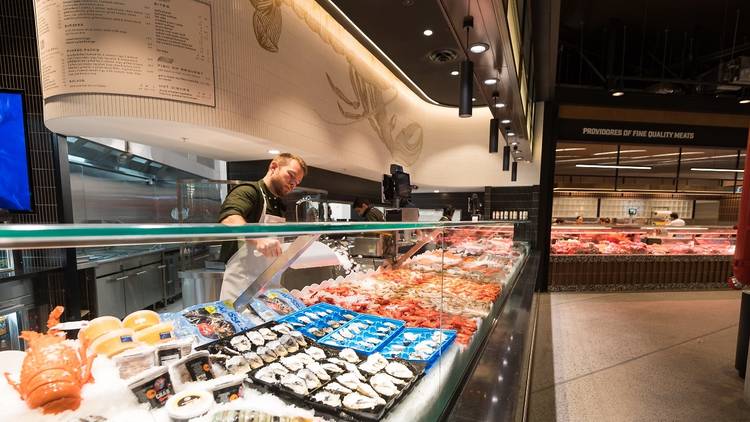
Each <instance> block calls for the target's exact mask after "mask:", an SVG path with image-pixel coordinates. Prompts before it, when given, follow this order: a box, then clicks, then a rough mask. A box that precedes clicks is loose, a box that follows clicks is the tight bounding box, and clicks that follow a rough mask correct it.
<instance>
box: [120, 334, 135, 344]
mask: <svg viewBox="0 0 750 422" xmlns="http://www.w3.org/2000/svg"><path fill="white" fill-rule="evenodd" d="M132 341H133V337H131V336H120V342H122V343H130V342H132Z"/></svg>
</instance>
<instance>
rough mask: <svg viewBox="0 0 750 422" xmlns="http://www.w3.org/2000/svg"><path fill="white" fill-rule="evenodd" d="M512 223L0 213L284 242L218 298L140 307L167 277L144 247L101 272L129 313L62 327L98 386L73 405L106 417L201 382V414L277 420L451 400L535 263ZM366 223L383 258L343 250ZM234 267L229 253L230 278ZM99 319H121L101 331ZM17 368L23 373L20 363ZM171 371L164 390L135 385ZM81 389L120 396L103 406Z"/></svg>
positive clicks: (119, 241)
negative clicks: (90, 364) (233, 291)
mask: <svg viewBox="0 0 750 422" xmlns="http://www.w3.org/2000/svg"><path fill="white" fill-rule="evenodd" d="M513 232H514V227H513V226H512V225H504V224H496V223H492V222H487V223H476V222H474V223H453V222H448V223H419V222H389V223H296V224H293V223H288V224H278V225H265V224H252V225H245V226H224V225H220V224H173V225H71V226H65V225H55V226H13V225H8V226H3V227H0V247H3V248H11V249H33V248H60V247H67V248H81V250H82V251H88V252H90V251H91V250H92V248H103V247H107V249H108V250H112V251H118V250H119V251H122V252H123V253H126V251H128V250H131V249H133V248H134V247H135V246H139V247H140V248H139V249H140V250H146V251H150V252H153V250H154V249H155V248H156V249H160V248H165V247H171V246H179V247H180V248H182V249H190V248H195V247H196V245H211V244H219V243H220V242H240V247H242V245H248V244H252V241H253V240H256V239H260V238H263V239H268V238H275V239H277V240H278V241H280V243H281V244H282V245H283V246H282V249H283V250H284V252H283V253H282V254H281V256H279V257H278V258H274V259H268V260H266V261H263V262H264V264H263V267H264V268H265V269H264V270H262V271H257V272H256V273H255V274H257V273H260V275H253V276H248V277H247V278H243V280H244V281H245V284H243V289H242V291H241V292H240V293H239V294H238V295H236V296H235V297H232V298H230V299H228V300H225V301H220V300H219V299H220V297H218V293H219V291H218V290H217V289H214V290H212V292H213V293H210V292H208V293H205V292H204V294H205V295H204V296H203V297H202V299H203V300H204V301H203V302H202V303H199V304H195V305H192V304H191V306H183V304H182V303H181V302H179V301H178V302H175V303H173V304H171V305H170V306H169V307H168V310H169V312H164V311H165V309H162V308H159V307H158V304H156V305H153V306H151V308H152V309H155V310H156V311H157V313H158V314H157V315H156V316H153V315H152V314H149V313H142V312H140V313H139V312H138V311H136V312H135V313H131V312H130V311H132V310H134V309H138V308H140V307H139V306H136V307H135V308H133V307H132V306H128V303H129V302H130V301H131V300H135V299H131V298H134V297H135V298H136V299H137V297H139V296H138V295H139V294H140V295H143V294H145V292H146V291H147V287H148V286H146V284H149V283H158V282H159V281H158V280H157V279H156V278H153V279H152V278H149V279H148V281H147V280H146V279H143V280H141V279H139V278H138V277H139V276H142V275H143V274H146V275H148V274H149V273H148V270H147V269H145V268H146V267H147V266H148V268H151V267H154V268H157V269H158V268H159V266H160V265H164V264H163V263H160V262H151V260H145V261H144V260H143V259H141V260H140V261H137V262H136V263H134V264H133V267H132V268H129V269H127V270H125V269H123V270H122V271H123V273H122V274H120V273H117V272H115V273H113V274H108V275H107V277H106V280H104V281H102V282H101V283H94V285H95V288H96V289H99V288H102V289H104V288H106V294H104V295H99V296H102V297H103V299H106V302H107V303H109V304H110V305H118V306H117V308H118V309H125V310H126V311H124V312H119V313H116V315H114V316H115V318H111V317H109V318H107V313H106V312H98V313H91V312H89V313H88V314H89V315H92V316H93V315H98V316H99V318H97V319H96V320H94V321H91V322H86V321H84V322H82V323H80V326H78V327H77V328H81V326H83V328H82V329H81V331H80V332H79V333H77V334H76V333H74V332H73V333H72V334H70V335H69V336H68V337H69V338H71V339H75V338H76V337H77V336H78V337H79V342H78V343H79V344H78V345H77V346H76V347H78V346H83V347H87V348H88V353H89V354H91V355H95V356H96V361H95V363H94V381H93V384H94V385H93V386H91V387H89V388H91V389H92V391H94V392H95V394H93V393H91V394H88V395H87V396H86V397H85V398H84V399H83V401H82V402H81V405H80V408H78V409H76V410H75V412H74V413H73V414H70V417H77V416H78V415H79V414H80V416H82V417H83V416H85V417H91V415H92V414H93V415H96V416H101V417H103V418H107V419H109V418H112V417H114V416H120V417H122V416H123V415H125V416H126V417H127V415H131V412H132V416H133V418H134V420H135V419H137V420H149V419H148V417H152V419H154V420H158V414H159V413H158V412H162V411H163V410H160V409H161V408H162V407H166V411H167V412H168V413H169V414H170V415H172V414H173V413H174V414H180V413H179V411H180V409H177V408H174V406H176V403H175V402H176V401H179V400H178V399H179V397H181V396H180V395H181V394H182V395H184V394H194V395H196V396H202V395H204V394H208V397H209V399H207V401H208V402H209V403H208V404H207V405H206V407H205V409H203V412H204V413H205V412H208V414H209V416H211V414H212V413H213V412H215V411H217V410H218V406H219V404H218V403H220V402H222V401H229V400H233V404H232V408H233V409H244V412H246V413H245V415H246V416H247V415H249V414H250V413H249V412H258V414H265V415H269V416H276V417H280V418H282V419H279V420H285V419H283V417H289V416H300V417H302V418H303V419H301V420H308V419H309V420H312V419H311V418H312V417H314V416H315V417H317V416H323V417H328V418H333V419H337V420H392V421H401V420H410V421H419V420H424V421H432V420H437V419H439V418H440V417H441V415H442V414H443V413H444V412H445V410H446V408H447V407H448V406H449V403H450V402H451V397H453V396H454V394H455V393H456V392H457V391H458V390H459V389H460V387H461V385H462V382H463V379H464V377H465V375H466V374H467V371H468V370H469V369H470V366H471V362H472V361H473V360H474V358H475V357H476V356H477V354H479V353H481V352H482V348H483V344H484V341H485V338H486V337H487V335H488V333H489V331H490V329H491V328H492V326H493V324H494V321H495V320H496V319H497V318H498V315H500V312H501V310H502V309H503V306H504V305H505V303H506V299H507V297H508V296H509V295H510V292H511V291H512V290H513V288H514V286H515V285H516V283H517V280H518V276H519V273H520V270H521V268H522V267H523V265H524V263H525V262H526V258H527V255H528V252H529V251H528V247H527V245H526V244H525V243H523V242H517V241H514V239H513ZM361 234H364V235H366V236H373V237H378V236H387V237H392V238H394V239H395V242H394V243H395V244H396V245H398V247H396V248H385V250H384V252H383V256H381V257H380V259H381V261H379V262H380V265H379V266H378V267H377V268H376V269H374V270H373V269H365V267H360V266H359V265H358V264H357V263H356V259H353V258H356V257H353V256H351V254H350V251H351V248H353V247H354V244H353V243H354V242H353V241H350V240H351V239H353V238H356V237H362V236H361ZM248 241H250V243H247V242H248ZM245 247H247V246H245ZM139 253H140V252H139ZM90 256H91V255H90ZM139 256H140V255H139ZM149 256H150V255H149ZM255 256H256V257H257V256H258V255H257V254H256V255H255ZM134 258H137V257H130V259H134ZM146 261H148V262H146ZM134 262H135V261H134ZM140 264H143V265H142V266H138V265H140ZM256 265H260V264H256ZM321 267H327V268H328V270H327V271H320V268H321ZM162 268H163V267H162ZM212 270H213V271H219V272H220V271H221V270H219V269H215V268H214V269H212ZM125 271H127V274H126V273H125ZM232 271H235V267H233V264H232V261H230V263H229V264H228V265H227V267H226V269H225V274H224V277H226V273H230V272H232ZM154 277H156V276H154ZM215 279H216V277H214V280H215ZM139 280H140V281H139ZM97 281H98V280H97ZM532 284H533V283H532ZM82 303H83V304H84V306H88V304H89V303H90V302H86V301H82ZM138 303H139V304H141V305H145V304H146V302H143V301H141V302H138ZM149 303H151V302H149ZM131 304H132V303H131ZM99 309H103V308H101V306H100V307H99ZM84 311H86V310H84ZM126 313H129V315H127V316H125V317H124V318H122V316H123V315H125V314H126ZM120 318H122V320H120ZM53 322H54V321H53ZM103 324H114V325H115V326H116V327H115V326H112V327H109V329H107V330H105V329H104V328H103V327H104V325H103ZM129 330H130V331H129ZM97 334H98V336H97ZM94 337H95V339H93V340H92V338H94ZM110 337H111V338H110ZM82 339H86V341H82ZM73 345H75V343H73ZM32 347H33V346H32ZM35 353H44V351H43V350H36V351H35ZM172 353H173V354H175V360H174V361H172V362H171V363H168V361H169V359H165V356H166V355H165V354H172ZM170 356H171V355H170ZM50 359H52V360H54V356H53V355H51V356H50ZM16 360H17V361H18V363H19V365H20V360H18V359H16ZM195 362H202V363H201V364H200V365H198V366H197V367H196V366H195V365H193V363H195ZM160 364H161V365H160ZM191 365H192V366H191ZM195 368H201V369H200V374H197V373H196V372H195V371H196V369H195ZM9 370H10V372H11V374H12V379H18V371H19V370H20V366H18V367H15V368H9ZM165 374H166V375H165ZM165 376H167V377H170V382H171V383H172V385H171V387H170V388H167V389H164V391H161V390H160V391H159V392H154V393H148V392H147V391H145V390H144V391H145V392H144V391H141V389H142V388H141V387H143V386H144V385H150V386H151V388H155V387H154V386H156V385H157V384H156V381H155V379H156V378H159V377H165ZM160 379H161V378H160ZM201 380H202V382H200V381H201ZM160 382H161V384H159V385H160V386H161V387H164V385H165V384H164V381H163V379H162V381H160ZM105 383H106V386H105V385H103V384H105ZM149 383H151V384H149ZM235 387H236V388H235ZM230 390H231V391H230ZM2 391H4V393H3V394H6V395H8V397H2V400H3V402H4V403H5V402H14V403H15V401H20V400H21V399H20V397H19V396H18V395H16V393H15V392H14V391H12V390H11V389H2ZM226 391H230V393H227V394H224V393H225V392H226ZM141 393H143V394H141ZM88 397H96V398H97V400H99V401H101V400H106V401H107V402H111V403H118V405H115V406H112V407H110V408H106V409H102V407H101V406H100V405H98V406H97V405H95V404H94V405H92V403H89V402H87V398H88ZM162 399H163V400H162ZM234 399H237V400H234ZM139 401H140V402H143V403H147V404H142V405H140V406H139V405H138V402H139ZM260 402H263V404H264V405H263V406H261V407H259V406H258V403H260ZM148 407H150V408H151V410H149V411H148V412H146V411H145V410H144V408H148ZM12 408H13V409H14V410H13V411H14V412H15V411H17V412H18V414H15V413H13V414H12V416H14V417H18V418H28V417H31V416H35V415H39V414H41V409H39V408H36V409H29V408H25V407H23V406H13V407H12ZM92 411H93V412H95V413H92ZM11 413H12V412H11ZM136 413H138V414H137V415H136ZM196 414H201V413H196ZM233 415H234V416H237V415H236V414H233ZM233 415H224V416H226V417H227V418H229V419H226V420H232V419H231V418H232V417H234V416H233ZM217 417H218V416H217ZM144 418H145V419H144ZM305 418H308V419H305ZM24 420H25V419H24ZM209 420H211V419H209ZM213 420H218V419H213ZM221 420H224V419H221Z"/></svg>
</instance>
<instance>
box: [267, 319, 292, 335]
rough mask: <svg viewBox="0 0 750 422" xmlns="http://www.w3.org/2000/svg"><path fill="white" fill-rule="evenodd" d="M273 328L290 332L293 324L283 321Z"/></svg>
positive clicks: (286, 332)
mask: <svg viewBox="0 0 750 422" xmlns="http://www.w3.org/2000/svg"><path fill="white" fill-rule="evenodd" d="M271 329H272V330H273V331H276V332H277V333H280V334H289V333H290V332H291V331H292V326H291V325H289V324H287V323H286V322H282V323H281V324H277V325H274V326H273V327H271Z"/></svg>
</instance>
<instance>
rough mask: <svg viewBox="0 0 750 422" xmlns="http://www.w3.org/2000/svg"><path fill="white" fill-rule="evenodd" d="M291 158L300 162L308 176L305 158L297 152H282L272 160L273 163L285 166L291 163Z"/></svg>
mask: <svg viewBox="0 0 750 422" xmlns="http://www.w3.org/2000/svg"><path fill="white" fill-rule="evenodd" d="M289 160H294V161H296V162H297V163H299V166H300V167H302V173H304V175H305V176H307V163H305V160H303V159H302V157H300V156H299V155H297V154H292V153H290V152H282V153H281V154H279V155H277V156H276V157H274V158H273V160H271V162H272V163H276V164H278V165H279V166H285V165H287V164H289Z"/></svg>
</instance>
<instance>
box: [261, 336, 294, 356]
mask: <svg viewBox="0 0 750 422" xmlns="http://www.w3.org/2000/svg"><path fill="white" fill-rule="evenodd" d="M266 347H268V348H269V349H271V350H273V351H274V352H276V355H277V356H279V357H283V356H286V355H288V354H289V351H287V350H286V347H284V346H283V345H282V344H281V342H280V341H278V340H274V341H269V342H268V344H266Z"/></svg>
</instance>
